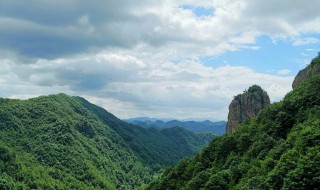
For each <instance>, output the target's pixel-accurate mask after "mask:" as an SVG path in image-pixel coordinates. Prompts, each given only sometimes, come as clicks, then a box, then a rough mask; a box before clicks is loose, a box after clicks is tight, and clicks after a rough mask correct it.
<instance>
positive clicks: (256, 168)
mask: <svg viewBox="0 0 320 190" xmlns="http://www.w3.org/2000/svg"><path fill="white" fill-rule="evenodd" d="M319 187H320V77H313V78H310V79H309V80H308V81H306V82H305V83H304V84H303V85H300V86H298V88H296V89H295V90H294V91H292V92H290V93H289V94H287V95H286V97H285V98H284V100H283V101H281V102H278V103H274V104H272V105H270V106H269V107H268V108H267V109H265V110H263V111H261V112H260V113H259V115H258V116H257V118H256V119H254V120H253V121H251V122H247V123H244V124H242V125H241V126H240V128H239V130H237V131H236V132H235V133H233V134H228V135H224V136H220V137H217V138H215V139H214V140H213V141H212V142H211V143H210V144H209V146H208V147H206V148H205V149H203V150H202V151H201V152H199V153H198V154H197V155H196V156H195V157H194V158H189V159H184V160H182V161H181V162H180V163H179V164H178V165H176V166H174V167H171V168H169V169H167V170H166V171H165V172H164V173H163V174H162V176H161V177H160V178H159V179H157V180H155V181H154V182H153V183H151V184H150V186H149V187H148V188H147V189H152V190H156V189H161V190H162V189H168V190H170V189H172V190H178V189H190V190H193V189H219V190H220V189H318V188H319Z"/></svg>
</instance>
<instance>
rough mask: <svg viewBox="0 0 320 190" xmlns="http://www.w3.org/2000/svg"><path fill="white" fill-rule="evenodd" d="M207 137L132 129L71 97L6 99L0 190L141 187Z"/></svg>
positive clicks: (0, 110) (0, 117) (1, 117)
mask: <svg viewBox="0 0 320 190" xmlns="http://www.w3.org/2000/svg"><path fill="white" fill-rule="evenodd" d="M205 143H206V140H205V139H201V138H200V137H199V136H197V135H195V134H193V133H191V132H189V131H187V130H185V129H183V128H179V127H175V128H171V129H165V130H156V129H152V128H150V129H145V128H142V127H139V126H136V125H132V124H129V123H126V122H124V121H122V120H120V119H118V118H116V117H115V116H113V115H112V114H110V113H109V112H107V111H106V110H104V109H102V108H101V107H98V106H95V105H93V104H91V103H89V102H88V101H86V100H85V99H83V98H80V97H70V96H67V95H65V94H58V95H50V96H41V97H38V98H32V99H29V100H12V99H3V98H0V189H137V188H138V187H140V186H141V185H143V184H145V183H148V182H149V181H150V180H151V179H152V178H153V177H152V176H153V175H154V174H155V173H156V172H157V171H158V170H159V169H161V168H163V167H165V166H168V165H170V164H173V163H175V162H177V161H178V160H179V159H181V158H183V157H186V156H191V155H193V154H195V152H196V151H198V150H199V149H200V148H201V147H203V146H204V145H205Z"/></svg>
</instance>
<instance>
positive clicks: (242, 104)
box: [227, 85, 270, 133]
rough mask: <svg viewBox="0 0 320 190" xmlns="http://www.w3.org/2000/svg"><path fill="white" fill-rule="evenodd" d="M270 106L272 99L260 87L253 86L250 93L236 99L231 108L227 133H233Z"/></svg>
mask: <svg viewBox="0 0 320 190" xmlns="http://www.w3.org/2000/svg"><path fill="white" fill-rule="evenodd" d="M269 104H270V98H269V96H268V94H267V92H265V91H264V90H263V89H262V88H261V87H260V86H258V85H253V86H251V87H250V88H249V89H248V91H244V92H243V94H239V95H237V96H235V97H234V99H233V100H232V102H231V104H230V106H229V115H228V123H227V133H233V132H235V131H236V129H237V128H238V126H239V124H240V123H242V122H244V121H246V120H248V121H250V120H251V119H252V118H253V117H255V116H256V115H258V113H259V111H260V110H262V109H264V108H266V107H267V106H268V105H269Z"/></svg>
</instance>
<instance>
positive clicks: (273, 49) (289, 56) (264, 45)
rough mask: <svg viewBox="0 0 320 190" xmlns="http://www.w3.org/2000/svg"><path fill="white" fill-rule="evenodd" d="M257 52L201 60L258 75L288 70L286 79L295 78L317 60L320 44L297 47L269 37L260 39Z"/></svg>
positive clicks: (223, 55) (317, 37) (250, 50)
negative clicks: (241, 67)
mask: <svg viewBox="0 0 320 190" xmlns="http://www.w3.org/2000/svg"><path fill="white" fill-rule="evenodd" d="M303 37H305V38H315V39H320V35H319V34H309V35H303ZM254 45H255V46H257V47H258V48H257V49H254V50H252V49H242V50H238V51H230V52H225V53H223V54H222V55H218V56H212V57H210V56H207V57H202V58H200V60H201V62H202V63H203V64H205V65H207V66H212V67H219V66H223V65H225V64H228V65H232V66H243V65H246V66H248V67H250V68H252V69H254V70H255V71H257V72H260V73H266V74H277V72H278V71H279V70H284V69H286V70H289V71H290V72H289V73H288V74H286V75H290V76H295V75H296V74H297V73H298V72H299V71H300V70H301V69H303V68H304V67H305V66H306V64H309V63H310V60H311V59H313V58H315V57H316V56H318V51H320V48H319V47H320V43H319V42H318V43H314V44H304V45H299V46H294V45H293V44H292V41H290V40H277V41H276V42H273V40H272V39H271V38H270V37H268V36H260V37H259V38H257V40H256V43H255V44H254Z"/></svg>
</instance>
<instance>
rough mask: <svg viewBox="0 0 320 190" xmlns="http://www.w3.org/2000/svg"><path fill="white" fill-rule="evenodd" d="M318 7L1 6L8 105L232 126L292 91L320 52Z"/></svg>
mask: <svg viewBox="0 0 320 190" xmlns="http://www.w3.org/2000/svg"><path fill="white" fill-rule="evenodd" d="M319 7H320V1H319V0H304V1H301V0H269V1H265V0H236V1H235V0H162V1H158V0H139V1H132V0H117V1H111V0H99V1H87V0H55V1H49V0H26V1H19V0H0V96H1V97H9V98H21V99H25V98H30V97H35V96H39V95H47V94H55V93H60V92H63V93H66V94H69V95H76V96H82V97H85V98H87V99H88V100H90V101H91V102H93V103H95V104H98V105H100V106H102V107H104V108H106V109H107V110H108V111H110V112H111V113H113V114H115V115H116V116H118V117H120V118H130V117H138V116H149V117H157V118H178V119H185V118H202V119H211V120H222V119H223V120H225V119H226V118H227V113H228V105H229V103H230V101H231V100H232V98H233V96H234V95H237V94H239V93H241V92H242V91H243V90H245V89H247V88H248V87H249V86H250V85H253V84H258V85H260V86H262V87H263V88H264V89H265V90H266V91H267V92H268V94H269V95H270V98H271V100H272V101H280V100H281V99H282V98H283V97H284V95H285V94H286V93H287V92H289V91H290V90H291V83H292V81H293V78H294V76H295V75H296V74H297V72H298V71H299V70H301V69H302V68H304V67H305V66H306V65H307V64H308V63H309V62H310V60H311V59H312V58H313V57H315V56H316V55H317V52H318V51H319V49H320V46H319V44H320V43H319V42H320V12H319Z"/></svg>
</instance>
